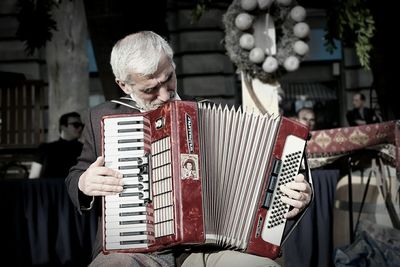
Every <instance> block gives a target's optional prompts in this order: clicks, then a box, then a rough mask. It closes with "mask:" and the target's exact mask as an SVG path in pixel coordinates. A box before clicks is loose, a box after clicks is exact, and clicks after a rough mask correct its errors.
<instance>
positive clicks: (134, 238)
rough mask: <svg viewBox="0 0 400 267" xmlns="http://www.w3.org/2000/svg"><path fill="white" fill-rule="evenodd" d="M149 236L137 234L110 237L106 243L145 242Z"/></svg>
mask: <svg viewBox="0 0 400 267" xmlns="http://www.w3.org/2000/svg"><path fill="white" fill-rule="evenodd" d="M149 236H150V235H148V234H141V235H140V234H138V235H133V236H117V235H112V236H108V237H107V243H108V244H112V243H120V242H121V241H139V240H147V239H148V238H149Z"/></svg>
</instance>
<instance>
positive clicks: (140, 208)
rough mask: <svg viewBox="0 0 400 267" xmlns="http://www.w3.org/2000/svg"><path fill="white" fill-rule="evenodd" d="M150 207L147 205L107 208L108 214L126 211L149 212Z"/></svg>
mask: <svg viewBox="0 0 400 267" xmlns="http://www.w3.org/2000/svg"><path fill="white" fill-rule="evenodd" d="M147 210H148V208H147V207H145V206H142V207H130V208H114V209H111V208H108V209H106V210H105V214H106V215H118V214H120V213H126V212H147Z"/></svg>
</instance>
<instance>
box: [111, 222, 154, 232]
mask: <svg viewBox="0 0 400 267" xmlns="http://www.w3.org/2000/svg"><path fill="white" fill-rule="evenodd" d="M104 224H105V228H106V229H117V230H121V231H122V229H130V228H132V227H139V226H143V227H147V225H148V223H147V222H144V223H132V224H120V222H119V221H106V222H104Z"/></svg>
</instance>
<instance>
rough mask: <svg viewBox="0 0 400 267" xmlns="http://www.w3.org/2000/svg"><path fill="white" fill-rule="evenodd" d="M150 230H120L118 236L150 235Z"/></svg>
mask: <svg viewBox="0 0 400 267" xmlns="http://www.w3.org/2000/svg"><path fill="white" fill-rule="evenodd" d="M150 234H152V232H149V231H136V232H122V233H119V235H120V236H135V235H150Z"/></svg>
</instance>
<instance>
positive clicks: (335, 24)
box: [325, 0, 375, 69]
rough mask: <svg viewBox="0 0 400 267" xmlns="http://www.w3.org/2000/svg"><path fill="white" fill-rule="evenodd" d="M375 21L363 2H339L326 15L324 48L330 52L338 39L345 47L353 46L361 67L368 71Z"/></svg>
mask: <svg viewBox="0 0 400 267" xmlns="http://www.w3.org/2000/svg"><path fill="white" fill-rule="evenodd" d="M374 33H375V21H374V18H373V16H372V14H371V11H370V10H369V8H368V7H367V5H366V2H365V0H339V2H338V3H337V5H336V6H335V7H334V8H332V9H331V10H330V11H329V13H328V22H327V29H326V35H325V47H326V49H327V51H329V52H332V51H333V50H334V49H335V48H336V46H335V44H334V39H339V40H341V41H342V43H343V45H345V46H354V47H355V49H356V53H357V56H358V58H359V60H360V64H361V66H363V67H364V68H366V69H370V64H369V63H370V52H371V50H372V48H373V46H372V44H371V39H372V37H373V36H374Z"/></svg>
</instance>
